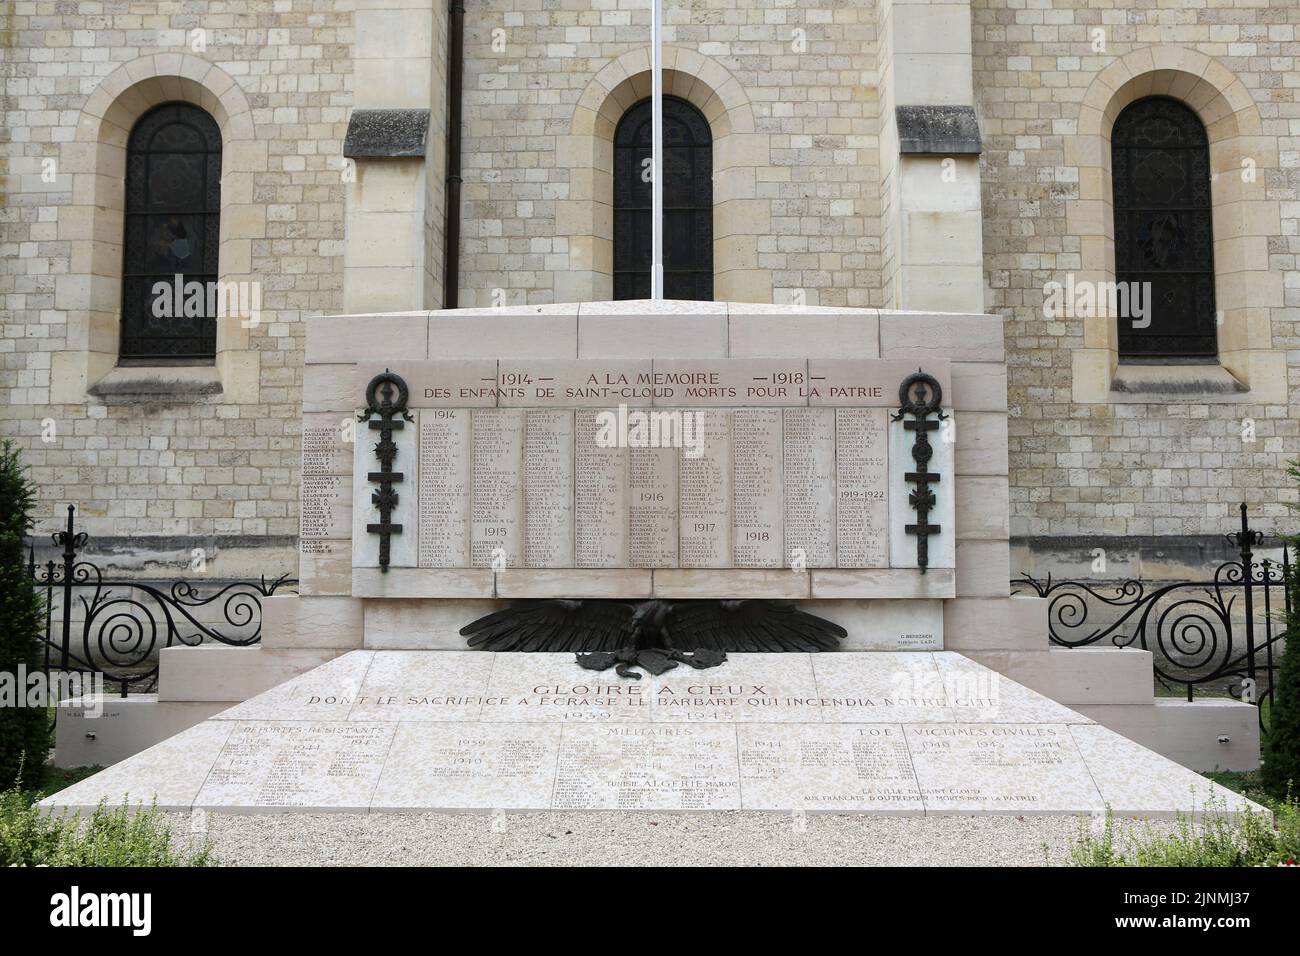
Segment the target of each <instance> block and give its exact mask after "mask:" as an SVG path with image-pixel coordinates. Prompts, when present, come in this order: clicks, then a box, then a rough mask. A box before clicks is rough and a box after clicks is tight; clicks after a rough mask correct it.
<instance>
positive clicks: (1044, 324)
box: [971, 0, 1300, 571]
mask: <svg viewBox="0 0 1300 956" xmlns="http://www.w3.org/2000/svg"><path fill="white" fill-rule="evenodd" d="M971 6H972V9H973V14H974V17H973V19H974V25H973V29H974V62H975V95H976V104H977V107H976V108H977V111H978V113H979V119H980V126H981V130H982V133H983V137H984V152H983V155H982V157H981V168H982V173H983V193H984V197H983V198H984V249H985V263H986V277H987V282H988V290H987V298H988V309H989V311H991V312H997V313H999V314H1001V315H1002V316H1003V317H1004V318H1005V320H1006V336H1007V354H1008V376H1009V401H1010V412H1011V417H1010V453H1011V467H1010V472H1011V474H1010V479H1011V529H1012V534H1013V536H1015V537H1017V538H1019V539H1021V541H1022V542H1024V543H1025V547H1024V548H1023V549H1022V550H1021V554H1023V555H1024V556H1025V558H1026V559H1027V560H1028V561H1029V562H1030V563H1031V564H1032V563H1033V561H1034V560H1035V559H1034V557H1033V555H1032V554H1031V553H1030V552H1036V553H1037V554H1038V555H1039V558H1038V559H1037V560H1039V561H1040V562H1041V563H1042V564H1043V566H1042V567H1041V568H1038V570H1040V571H1045V570H1047V569H1048V568H1049V567H1050V566H1051V565H1050V560H1051V559H1050V555H1051V554H1052V553H1053V551H1055V552H1057V557H1062V556H1065V555H1066V554H1075V553H1076V552H1078V553H1079V554H1083V553H1086V550H1087V549H1089V548H1091V547H1099V546H1100V547H1106V546H1107V544H1108V542H1107V540H1103V538H1106V539H1109V540H1111V541H1115V542H1116V543H1117V549H1118V550H1122V551H1123V552H1126V553H1127V552H1131V551H1133V550H1134V549H1138V550H1141V551H1144V552H1145V553H1146V554H1147V557H1148V559H1150V558H1152V557H1153V556H1154V554H1155V553H1156V550H1157V549H1160V548H1163V549H1165V550H1170V549H1172V550H1178V551H1184V552H1186V553H1187V554H1191V550H1189V549H1190V548H1191V546H1192V545H1194V544H1199V543H1203V542H1204V540H1205V536H1215V537H1217V536H1218V535H1219V534H1221V533H1223V532H1227V531H1230V530H1232V528H1233V526H1234V524H1235V521H1236V510H1235V509H1236V505H1237V503H1238V502H1241V501H1246V502H1249V503H1250V505H1251V511H1252V514H1253V515H1255V516H1256V519H1257V521H1256V526H1257V527H1263V528H1269V527H1271V526H1273V525H1275V524H1276V525H1277V526H1278V527H1280V528H1289V529H1294V523H1293V521H1292V519H1291V516H1290V513H1289V512H1288V511H1287V509H1286V508H1285V506H1284V503H1285V502H1287V501H1294V500H1295V499H1296V491H1295V488H1294V485H1293V483H1292V482H1291V481H1290V480H1289V479H1288V478H1287V477H1286V476H1285V474H1284V466H1285V462H1286V461H1287V460H1288V459H1290V458H1294V457H1296V454H1297V449H1298V442H1297V438H1298V437H1300V420H1298V413H1300V408H1298V407H1297V406H1298V404H1300V395H1297V392H1296V386H1297V384H1300V381H1298V379H1300V376H1298V375H1297V370H1296V368H1295V365H1296V361H1297V360H1296V358H1295V357H1294V356H1295V355H1296V353H1295V351H1294V349H1295V347H1296V341H1297V332H1298V331H1300V330H1298V328H1297V324H1296V322H1297V319H1298V318H1300V312H1297V307H1298V306H1300V271H1298V270H1297V261H1296V252H1297V238H1296V236H1297V234H1298V233H1300V202H1297V198H1298V190H1300V139H1297V135H1298V134H1300V104H1297V102H1296V96H1295V89H1296V87H1297V85H1300V80H1298V79H1297V77H1298V76H1300V74H1298V73H1297V56H1300V6H1297V5H1295V4H1294V3H1287V2H1264V0H1260V2H1242V0H1236V2H1234V0H1204V2H1200V3H1195V4H1192V3H1187V4H1171V5H1161V6H1160V7H1159V8H1158V9H1156V8H1153V7H1152V5H1151V4H1149V3H1145V2H1142V0H1115V2H1113V3H1108V4H1105V5H1104V8H1103V6H1101V5H1097V4H1084V3H1078V4H1072V5H1063V4H1059V3H1058V4H1052V5H1046V6H1045V5H1041V4H1029V5H1013V4H1009V3H1006V2H1005V0H973V2H972V4H971ZM1151 93H1156V94H1159V93H1164V94H1168V95H1173V96H1178V97H1180V98H1183V99H1184V100H1185V101H1186V102H1188V103H1190V104H1191V105H1192V106H1193V107H1194V108H1196V109H1197V111H1198V113H1199V114H1200V115H1201V118H1202V120H1203V121H1205V122H1206V124H1207V128H1208V130H1209V134H1210V141H1211V161H1212V168H1213V170H1214V181H1213V183H1212V186H1211V192H1212V194H1213V199H1214V204H1215V210H1214V217H1215V240H1216V249H1215V258H1216V291H1217V298H1218V306H1219V308H1220V309H1221V310H1223V312H1224V316H1223V322H1222V323H1221V325H1220V328H1219V342H1220V349H1221V355H1222V357H1223V361H1224V364H1225V366H1227V367H1228V369H1229V370H1230V371H1231V372H1232V373H1233V374H1234V375H1235V376H1236V377H1237V379H1238V380H1240V381H1241V382H1243V383H1244V384H1245V385H1246V386H1248V389H1249V391H1248V392H1247V393H1245V394H1241V395H1237V396H1235V397H1234V396H1222V395H1219V396H1215V395H1198V394H1195V393H1194V392H1193V393H1192V394H1155V395H1152V396H1149V397H1147V398H1143V397H1142V396H1140V395H1138V396H1122V395H1116V394H1115V393H1114V392H1113V391H1112V390H1111V386H1112V385H1113V379H1114V376H1115V375H1116V374H1120V373H1121V370H1122V368H1123V367H1122V366H1121V367H1118V368H1117V367H1116V366H1115V365H1114V362H1113V332H1112V330H1111V329H1109V328H1107V326H1106V322H1105V321H1104V320H1102V321H1093V320H1085V319H1077V318H1050V319H1049V318H1047V317H1045V315H1044V312H1043V304H1044V286H1045V284H1046V283H1048V282H1051V281H1057V282H1062V283H1064V282H1065V281H1066V275H1067V274H1069V273H1075V274H1077V275H1079V276H1080V277H1081V278H1089V279H1095V278H1099V277H1104V276H1105V275H1106V274H1107V268H1108V264H1109V263H1113V258H1112V259H1110V260H1107V258H1106V256H1107V250H1108V246H1107V243H1108V242H1109V241H1110V238H1109V236H1110V231H1109V230H1110V226H1109V222H1110V217H1111V210H1110V185H1109V176H1108V171H1107V168H1106V167H1107V166H1108V163H1109V160H1108V156H1109V140H1108V131H1109V124H1110V123H1111V122H1113V120H1114V116H1115V114H1116V112H1117V111H1118V109H1120V108H1122V107H1123V106H1124V105H1126V103H1127V102H1128V101H1130V100H1131V99H1132V98H1135V97H1136V96H1140V95H1147V94H1151ZM1247 171H1250V172H1251V173H1253V177H1254V178H1253V179H1251V178H1250V177H1248V176H1246V175H1244V174H1245V173H1246V172H1247ZM1110 268H1113V266H1110ZM1112 277H1113V276H1112ZM1111 325H1113V320H1111ZM1052 538H1057V539H1062V540H1063V539H1064V538H1069V539H1070V542H1069V543H1065V544H1061V545H1060V546H1059V547H1058V546H1056V545H1053V543H1052V540H1051V539H1052ZM1153 538H1154V539H1158V541H1153V540H1152V539H1153ZM1120 539H1122V543H1121V540H1120ZM1193 550H1194V549H1193ZM1162 553H1163V552H1162ZM1187 554H1183V555H1181V556H1180V557H1186V556H1187ZM1075 556H1076V557H1077V556H1078V554H1075ZM1089 560H1090V559H1089ZM1147 563H1148V564H1149V563H1150V562H1149V560H1148V562H1147ZM1198 563H1200V562H1198ZM1202 566H1203V564H1202ZM1031 569H1032V568H1031ZM1148 570H1150V568H1148Z"/></svg>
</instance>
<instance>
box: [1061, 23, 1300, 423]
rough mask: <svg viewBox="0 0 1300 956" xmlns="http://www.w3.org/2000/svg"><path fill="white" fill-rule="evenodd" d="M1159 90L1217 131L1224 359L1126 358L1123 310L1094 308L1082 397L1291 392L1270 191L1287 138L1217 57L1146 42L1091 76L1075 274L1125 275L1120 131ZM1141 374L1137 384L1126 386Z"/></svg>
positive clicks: (1078, 356) (1078, 383) (1077, 137)
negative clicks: (1278, 318)
mask: <svg viewBox="0 0 1300 956" xmlns="http://www.w3.org/2000/svg"><path fill="white" fill-rule="evenodd" d="M1151 96H1167V97H1171V98H1173V99H1176V100H1178V101H1180V102H1182V103H1183V104H1185V105H1186V106H1187V107H1188V108H1189V109H1190V110H1192V111H1193V112H1195V114H1196V116H1197V117H1198V118H1199V120H1200V122H1201V123H1202V124H1203V125H1204V127H1205V131H1206V137H1207V139H1208V141H1209V153H1210V176H1211V180H1212V181H1211V190H1210V193H1211V204H1212V205H1211V211H1212V229H1213V236H1214V285H1215V312H1216V316H1215V317H1216V334H1217V344H1218V351H1219V363H1220V364H1219V365H1218V366H1208V365H1202V366H1198V367H1197V369H1196V370H1195V371H1194V372H1192V373H1189V372H1187V371H1184V372H1183V373H1180V374H1178V375H1175V374H1174V373H1172V372H1169V371H1161V368H1160V367H1158V366H1150V365H1141V364H1134V363H1125V364H1124V366H1123V367H1122V369H1121V366H1120V363H1119V354H1120V353H1119V337H1118V329H1117V323H1116V321H1115V319H1114V318H1111V317H1109V316H1107V315H1092V316H1087V317H1085V318H1084V319H1083V348H1078V349H1075V350H1073V352H1072V353H1071V360H1072V366H1073V368H1072V387H1073V398H1074V401H1076V402H1080V403H1109V402H1128V401H1137V402H1143V401H1150V400H1151V398H1150V393H1153V392H1163V393H1164V394H1166V395H1168V394H1173V393H1177V394H1179V395H1181V396H1182V397H1183V398H1184V399H1185V400H1192V401H1233V402H1243V401H1244V402H1270V403H1271V402H1284V401H1285V400H1286V394H1287V386H1286V353H1285V351H1284V350H1282V349H1275V348H1274V347H1273V338H1272V310H1273V309H1276V308H1281V307H1282V306H1283V289H1282V275H1281V273H1279V272H1276V271H1270V269H1269V263H1268V237H1270V236H1275V235H1278V234H1279V233H1280V231H1281V210H1280V207H1279V206H1278V203H1277V202H1276V201H1275V200H1270V199H1269V198H1268V196H1267V194H1266V190H1265V182H1266V179H1267V173H1268V171H1269V170H1273V169H1277V168H1278V152H1277V141H1276V138H1274V137H1268V136H1264V135H1263V124H1262V121H1261V118H1260V114H1259V110H1258V108H1257V107H1256V105H1255V103H1254V100H1253V99H1252V98H1251V96H1250V93H1249V91H1248V90H1247V89H1246V87H1245V85H1244V84H1243V83H1242V82H1241V81H1240V80H1239V79H1237V78H1236V76H1235V75H1233V73H1232V72H1231V71H1230V70H1228V69H1227V68H1226V67H1224V66H1223V65H1222V64H1221V63H1219V62H1218V61H1217V60H1214V59H1212V58H1211V57H1209V56H1207V55H1205V54H1203V53H1200V52H1199V51H1196V50H1189V49H1184V48H1181V47H1177V46H1173V45H1161V46H1159V47H1148V48H1144V49H1141V50H1136V51H1134V52H1132V53H1129V54H1126V55H1124V56H1122V57H1118V58H1116V59H1115V60H1114V61H1112V62H1111V63H1110V65H1109V66H1107V67H1106V68H1105V69H1104V70H1102V71H1101V72H1100V73H1098V75H1097V76H1096V78H1095V79H1094V80H1093V82H1092V84H1091V85H1090V86H1089V88H1088V90H1087V92H1086V93H1085V95H1084V100H1083V103H1082V104H1081V106H1080V108H1079V115H1078V119H1077V120H1076V121H1075V130H1074V133H1073V134H1072V135H1067V136H1066V137H1065V142H1064V146H1065V163H1066V165H1067V166H1074V167H1076V168H1077V169H1078V174H1079V199H1078V201H1076V202H1073V203H1071V204H1070V205H1069V207H1068V209H1067V213H1066V227H1067V232H1068V233H1069V234H1070V235H1071V236H1074V237H1077V238H1078V241H1079V250H1080V270H1079V273H1078V274H1077V275H1075V280H1076V281H1086V282H1094V283H1104V282H1114V281H1115V279H1116V261H1115V230H1114V207H1113V203H1112V187H1111V183H1112V176H1113V170H1112V150H1111V138H1112V133H1113V130H1114V126H1115V122H1116V120H1118V119H1119V116H1120V114H1121V113H1122V112H1123V111H1124V109H1125V108H1126V107H1127V106H1129V105H1130V104H1131V103H1133V102H1135V101H1137V100H1140V99H1144V98H1146V97H1151ZM1165 368H1166V369H1167V368H1168V367H1165ZM1143 378H1145V379H1146V381H1147V384H1145V385H1143V386H1142V388H1141V389H1139V390H1138V392H1135V391H1134V390H1133V389H1132V388H1131V387H1130V386H1129V385H1126V379H1127V380H1128V381H1129V382H1134V381H1138V380H1140V379H1143ZM1142 391H1145V392H1146V393H1147V394H1145V395H1144V394H1141V392H1142Z"/></svg>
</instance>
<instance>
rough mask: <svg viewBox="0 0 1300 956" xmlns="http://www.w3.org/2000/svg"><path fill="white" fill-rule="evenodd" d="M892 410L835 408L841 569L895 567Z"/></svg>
mask: <svg viewBox="0 0 1300 956" xmlns="http://www.w3.org/2000/svg"><path fill="white" fill-rule="evenodd" d="M888 416H889V411H888V410H887V409H884V408H837V409H835V495H836V497H835V533H836V542H837V546H836V565H837V566H838V567H841V568H887V567H889V497H888V496H889V469H888V461H889V457H888V454H889V453H888V446H889V431H888Z"/></svg>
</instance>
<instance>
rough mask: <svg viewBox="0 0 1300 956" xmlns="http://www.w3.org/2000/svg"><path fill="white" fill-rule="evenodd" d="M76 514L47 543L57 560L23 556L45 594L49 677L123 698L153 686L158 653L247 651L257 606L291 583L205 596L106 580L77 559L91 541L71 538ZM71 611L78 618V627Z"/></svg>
mask: <svg viewBox="0 0 1300 956" xmlns="http://www.w3.org/2000/svg"><path fill="white" fill-rule="evenodd" d="M75 522H76V507H75V506H74V505H68V522H67V527H66V529H65V530H63V531H58V532H55V533H54V534H53V535H52V536H51V538H52V540H53V542H54V544H55V546H56V547H59V548H61V549H62V553H61V555H60V560H58V561H55V560H53V559H50V560H49V561H46V562H45V563H44V564H41V565H38V564H37V563H36V551H35V547H34V546H32V547H31V548H30V549H29V551H28V555H29V557H28V569H29V571H30V573H31V576H32V580H33V581H34V582H35V583H36V585H37V586H38V587H39V588H41V590H42V591H43V592H44V597H45V627H44V634H43V635H42V642H43V646H42V650H43V655H44V656H43V660H42V665H43V666H44V668H45V669H46V670H47V671H50V670H60V671H79V672H82V673H102V674H103V675H104V679H105V681H106V682H108V683H111V684H113V685H114V686H115V687H116V688H117V690H118V691H119V692H120V693H121V695H122V696H123V697H125V696H127V695H128V693H131V692H136V693H148V692H150V691H152V690H155V689H156V688H157V685H158V652H159V651H161V650H162V649H163V648H167V647H175V646H186V647H197V646H198V645H200V644H203V643H205V642H208V641H215V642H216V643H219V644H226V645H229V646H232V647H249V646H251V645H254V644H257V643H259V642H260V641H261V639H262V598H265V597H270V596H271V595H273V594H276V593H277V592H281V591H283V592H289V591H291V590H292V589H293V587H294V586H296V585H297V583H298V582H297V581H296V580H295V579H293V578H290V577H289V576H288V575H281V576H280V577H278V578H275V579H274V580H273V581H271V582H269V583H268V582H267V580H266V578H265V576H263V577H262V578H261V579H260V580H258V581H234V582H229V583H225V584H223V585H222V586H220V587H218V588H216V589H215V590H214V591H212V593H210V594H207V595H204V594H203V593H202V592H201V591H200V589H199V588H198V587H196V586H195V585H194V584H193V583H191V582H190V581H184V580H179V581H174V582H171V583H170V584H161V585H159V584H154V583H150V582H146V581H137V580H132V579H127V578H122V579H113V578H108V577H105V576H104V574H103V573H102V572H101V570H100V568H99V567H98V566H97V565H95V564H94V563H93V562H91V561H87V560H83V559H82V558H81V557H80V552H81V551H82V550H83V549H84V548H85V547H86V544H87V542H88V541H89V537H88V535H87V534H86V532H84V531H77V530H76V527H75ZM74 610H80V611H81V614H80V620H76V619H75V618H76V615H74Z"/></svg>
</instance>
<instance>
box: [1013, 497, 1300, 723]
mask: <svg viewBox="0 0 1300 956" xmlns="http://www.w3.org/2000/svg"><path fill="white" fill-rule="evenodd" d="M1240 510H1241V530H1239V531H1234V532H1232V533H1230V534H1227V535H1225V537H1226V538H1227V539H1228V540H1229V541H1230V542H1232V543H1233V544H1235V545H1236V546H1237V548H1238V550H1239V553H1240V559H1239V560H1237V561H1225V562H1224V563H1223V564H1220V565H1219V566H1218V567H1217V568H1215V570H1214V572H1213V574H1212V575H1211V576H1210V578H1209V579H1208V580H1202V581H1177V582H1172V583H1169V584H1159V585H1148V584H1146V583H1144V582H1142V581H1138V580H1132V579H1130V580H1126V581H1120V582H1115V583H1101V582H1089V581H1078V580H1073V581H1071V580H1063V581H1054V580H1053V579H1052V577H1051V575H1050V574H1049V575H1048V577H1047V580H1046V581H1039V580H1037V579H1035V578H1033V577H1031V576H1029V575H1027V574H1026V575H1022V576H1021V577H1019V578H1016V579H1014V580H1012V582H1011V588H1012V592H1011V593H1012V594H1017V593H1022V594H1023V593H1025V592H1026V590H1029V591H1032V592H1033V593H1034V594H1036V595H1037V596H1038V597H1042V598H1047V599H1048V601H1049V603H1048V606H1047V607H1048V613H1047V620H1048V634H1049V637H1050V639H1051V642H1052V643H1053V644H1056V645H1059V646H1061V647H1087V646H1090V645H1094V644H1100V643H1102V642H1103V641H1105V642H1109V643H1110V644H1112V645H1114V646H1115V647H1137V648H1141V649H1143V650H1147V651H1151V653H1152V661H1153V665H1154V668H1155V676H1156V680H1157V681H1159V683H1160V685H1161V686H1162V687H1164V688H1166V689H1174V688H1178V687H1182V688H1185V690H1186V694H1187V699H1188V700H1189V701H1190V700H1193V699H1194V694H1195V691H1196V689H1197V688H1198V687H1199V688H1205V689H1207V690H1208V689H1210V688H1211V687H1213V688H1215V689H1219V690H1222V691H1226V692H1227V693H1228V694H1230V695H1231V696H1232V697H1234V698H1236V699H1238V700H1243V701H1245V702H1247V703H1252V704H1255V705H1256V706H1257V707H1258V708H1259V721H1260V727H1261V729H1263V730H1267V713H1268V704H1269V702H1271V701H1272V699H1273V677H1274V675H1275V674H1276V671H1277V663H1276V660H1277V658H1278V657H1279V656H1280V652H1281V642H1282V641H1283V639H1284V637H1285V631H1286V625H1285V615H1286V614H1288V613H1289V612H1290V610H1291V594H1290V589H1289V588H1288V587H1287V582H1288V580H1289V579H1290V576H1291V570H1292V569H1291V554H1290V548H1289V545H1288V543H1287V541H1286V540H1285V539H1282V542H1281V543H1282V560H1281V561H1274V560H1271V559H1269V558H1261V559H1260V560H1258V561H1257V560H1255V553H1254V549H1255V548H1257V547H1259V546H1261V545H1262V544H1263V543H1264V541H1265V539H1266V535H1264V533H1263V532H1260V531H1256V530H1254V529H1252V528H1251V527H1250V523H1249V518H1248V516H1247V513H1246V505H1244V504H1243V505H1241V509H1240ZM1238 599H1240V603H1239V602H1238Z"/></svg>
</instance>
